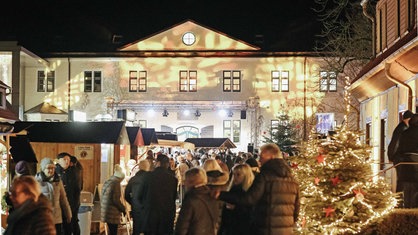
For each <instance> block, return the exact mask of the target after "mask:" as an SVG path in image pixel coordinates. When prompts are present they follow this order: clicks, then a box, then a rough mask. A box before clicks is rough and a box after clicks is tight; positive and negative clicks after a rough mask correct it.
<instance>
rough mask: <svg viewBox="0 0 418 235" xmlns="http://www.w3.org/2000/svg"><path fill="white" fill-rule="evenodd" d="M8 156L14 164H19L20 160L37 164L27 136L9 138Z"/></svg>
mask: <svg viewBox="0 0 418 235" xmlns="http://www.w3.org/2000/svg"><path fill="white" fill-rule="evenodd" d="M10 154H11V155H12V157H13V160H14V162H19V161H21V160H25V161H27V162H38V161H37V160H36V155H35V152H34V151H33V149H32V146H31V145H30V143H29V139H28V137H27V136H23V135H17V136H11V137H10Z"/></svg>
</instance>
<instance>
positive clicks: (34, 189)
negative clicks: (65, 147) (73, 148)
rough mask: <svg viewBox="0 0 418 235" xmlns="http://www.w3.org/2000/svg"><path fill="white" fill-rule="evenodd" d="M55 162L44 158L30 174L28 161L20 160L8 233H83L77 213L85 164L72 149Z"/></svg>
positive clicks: (9, 197)
mask: <svg viewBox="0 0 418 235" xmlns="http://www.w3.org/2000/svg"><path fill="white" fill-rule="evenodd" d="M56 162H57V163H54V161H53V160H52V159H51V158H43V159H42V160H41V162H40V167H39V168H40V171H39V172H37V173H36V174H35V175H33V174H31V167H30V164H29V163H28V162H25V161H19V162H18V163H17V164H16V166H15V176H14V177H13V180H12V185H11V187H10V190H9V192H7V194H6V195H5V200H6V203H7V204H8V207H9V216H8V217H7V227H6V230H5V232H4V234H5V235H9V234H10V235H15V234H22V235H26V234H31V235H32V234H33V235H55V234H57V235H71V234H73V235H80V227H79V225H78V219H77V213H78V209H79V207H80V193H81V190H82V188H83V168H82V166H81V164H80V162H79V161H77V158H76V157H74V156H72V155H70V154H69V153H66V152H63V153H60V154H58V156H57V158H56Z"/></svg>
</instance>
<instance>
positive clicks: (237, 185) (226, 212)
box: [221, 164, 254, 235]
mask: <svg viewBox="0 0 418 235" xmlns="http://www.w3.org/2000/svg"><path fill="white" fill-rule="evenodd" d="M253 181H254V174H253V171H252V169H251V167H250V166H249V165H248V164H238V165H235V166H234V167H233V168H232V179H231V183H230V190H229V191H230V192H233V193H235V194H244V193H245V192H247V191H248V189H249V188H250V187H251V185H252V184H253ZM252 210H253V208H252V207H251V206H242V205H232V204H229V203H226V204H225V206H224V208H223V212H222V228H221V234H222V235H235V234H237V235H238V234H239V235H245V234H248V235H250V234H254V233H253V232H252V231H251V224H252V217H251V216H252Z"/></svg>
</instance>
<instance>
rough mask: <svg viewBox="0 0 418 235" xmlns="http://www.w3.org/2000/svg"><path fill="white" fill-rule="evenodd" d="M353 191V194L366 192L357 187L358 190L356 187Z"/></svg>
mask: <svg viewBox="0 0 418 235" xmlns="http://www.w3.org/2000/svg"><path fill="white" fill-rule="evenodd" d="M353 192H354V194H355V195H357V194H363V195H364V194H366V193H365V192H364V191H363V190H361V189H358V190H356V189H353Z"/></svg>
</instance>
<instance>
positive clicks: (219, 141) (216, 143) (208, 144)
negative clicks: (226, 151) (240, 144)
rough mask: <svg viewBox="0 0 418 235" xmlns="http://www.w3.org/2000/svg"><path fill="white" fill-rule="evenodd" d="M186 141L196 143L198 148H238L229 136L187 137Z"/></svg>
mask: <svg viewBox="0 0 418 235" xmlns="http://www.w3.org/2000/svg"><path fill="white" fill-rule="evenodd" d="M184 142H189V143H192V144H194V145H195V147H196V148H236V147H237V146H235V144H234V143H233V142H232V141H231V140H230V139H229V138H187V139H186V140H185V141H184Z"/></svg>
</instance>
